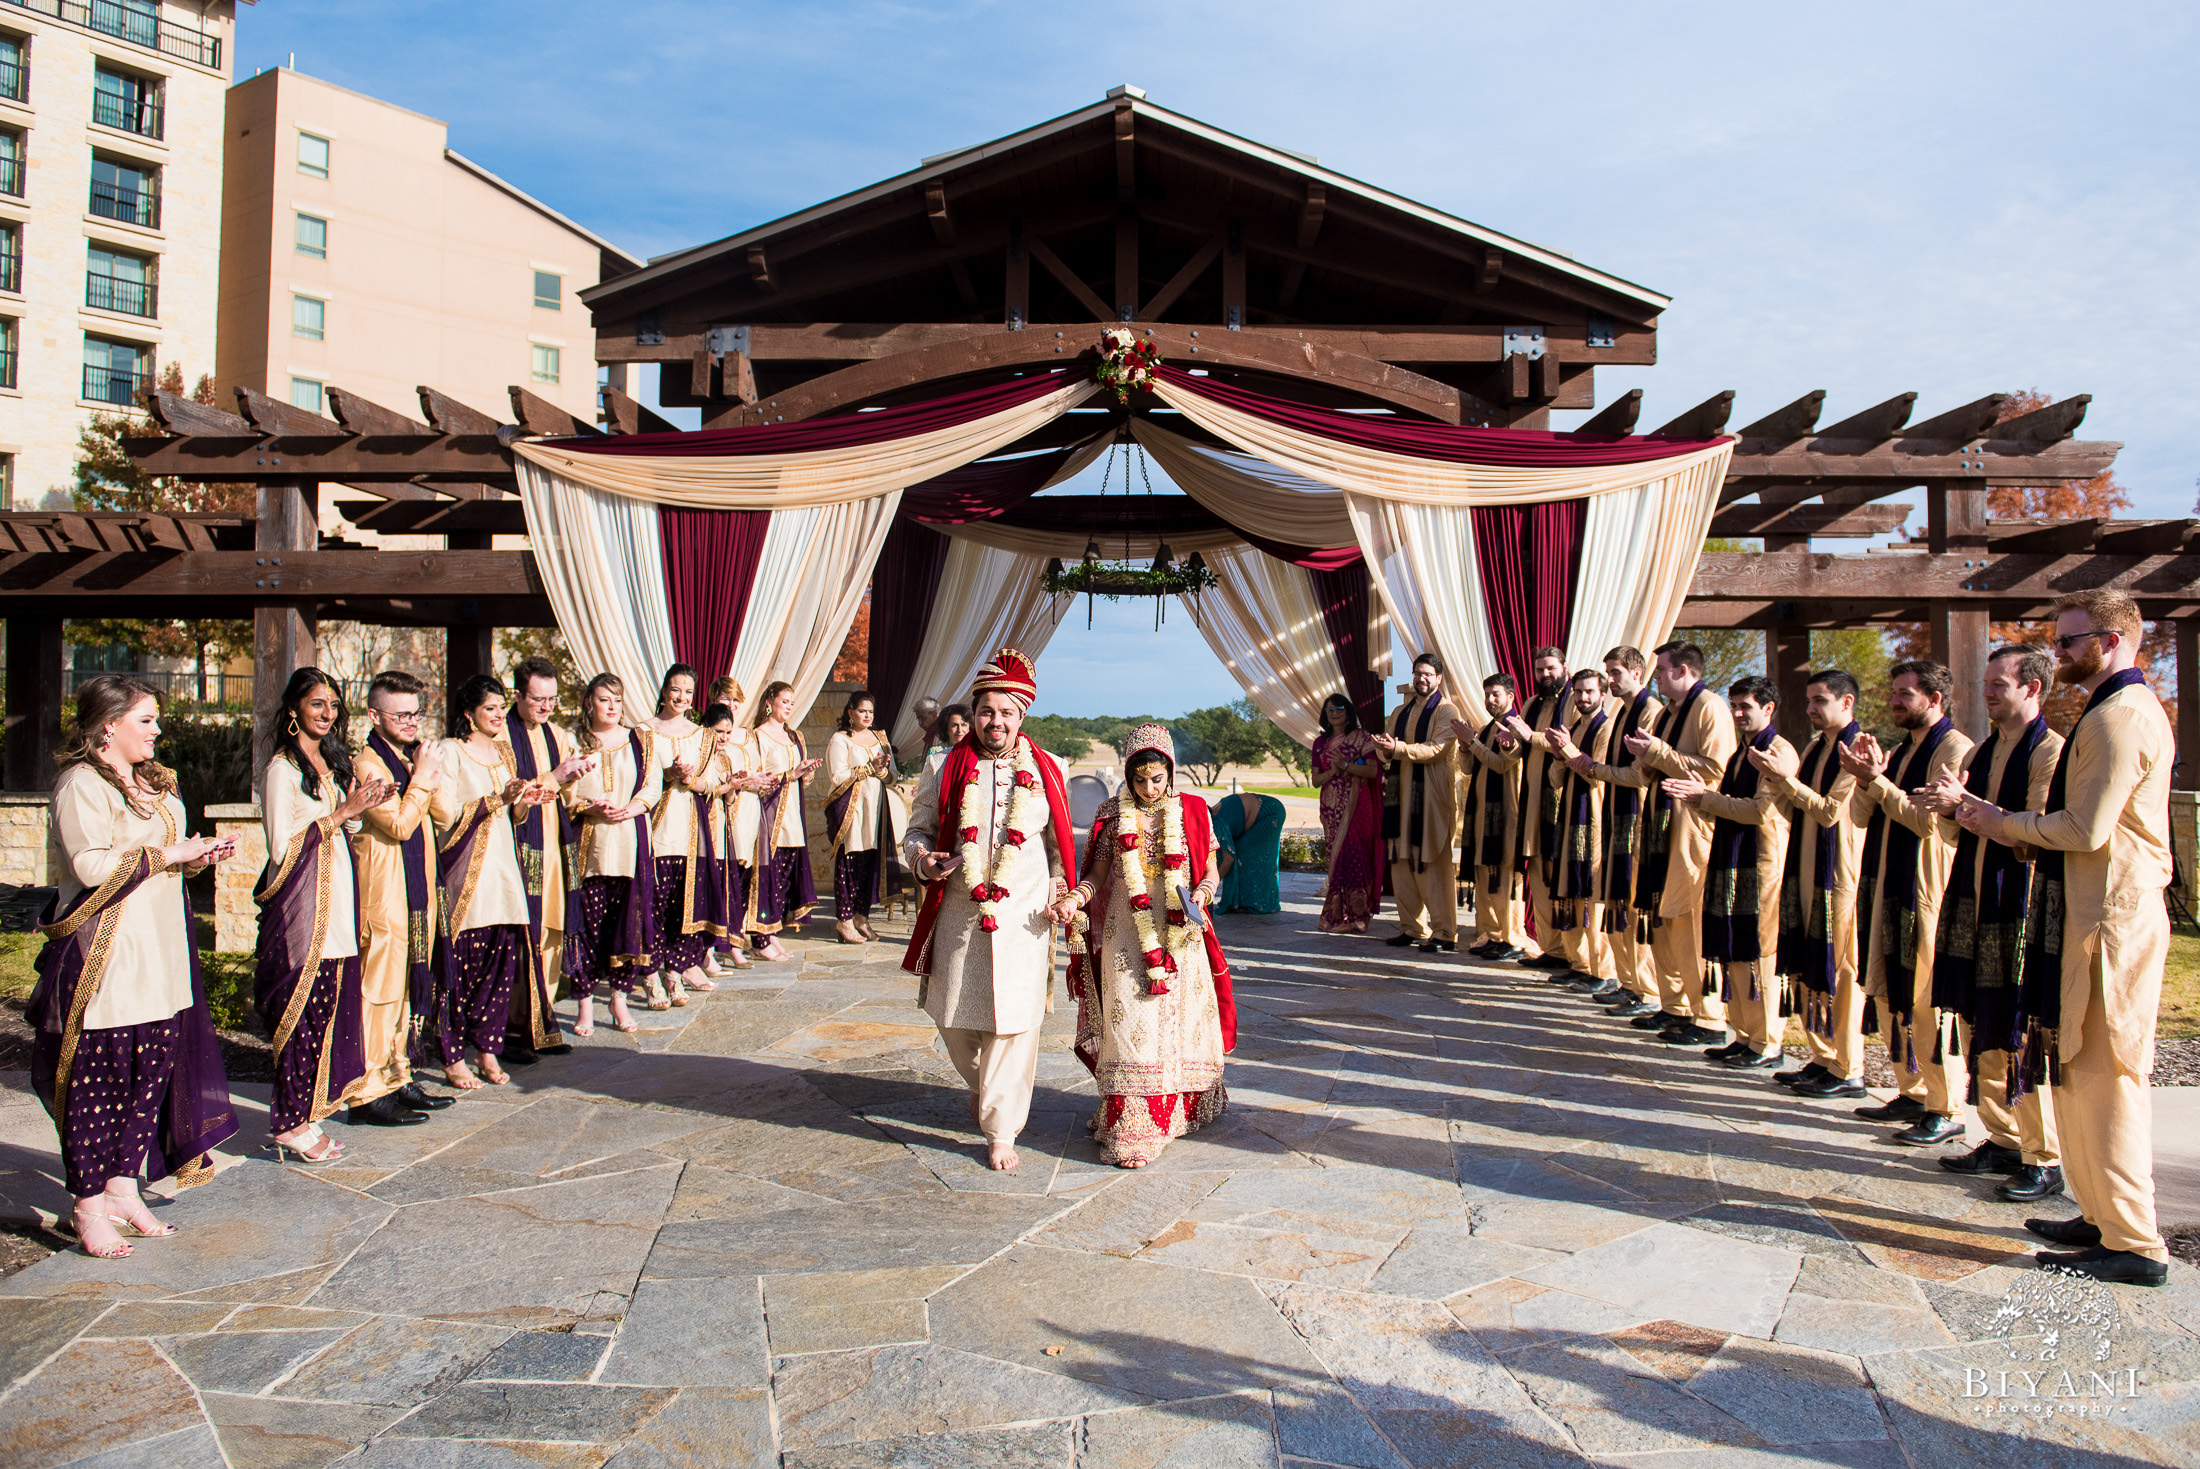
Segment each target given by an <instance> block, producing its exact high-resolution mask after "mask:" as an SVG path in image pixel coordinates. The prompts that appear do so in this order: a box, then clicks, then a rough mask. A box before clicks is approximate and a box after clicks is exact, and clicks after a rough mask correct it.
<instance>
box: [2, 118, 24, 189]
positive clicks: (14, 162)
mask: <svg viewBox="0 0 2200 1469" xmlns="http://www.w3.org/2000/svg"><path fill="white" fill-rule="evenodd" d="M0 194H13V195H14V196H15V197H16V198H18V199H20V198H22V197H23V135H22V134H21V133H19V132H17V131H16V130H15V129H14V128H0Z"/></svg>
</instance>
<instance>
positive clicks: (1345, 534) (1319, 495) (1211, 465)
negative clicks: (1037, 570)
mask: <svg viewBox="0 0 2200 1469" xmlns="http://www.w3.org/2000/svg"><path fill="white" fill-rule="evenodd" d="M1131 432H1132V434H1134V435H1136V437H1137V439H1138V442H1139V445H1140V446H1141V447H1142V448H1144V449H1145V450H1146V452H1147V453H1149V454H1151V455H1153V457H1154V462H1155V463H1157V464H1159V465H1160V466H1161V468H1162V469H1163V471H1165V472H1166V473H1167V474H1168V476H1169V478H1170V479H1173V480H1175V481H1176V482H1177V484H1178V485H1179V486H1180V487H1181V488H1182V489H1183V491H1184V493H1185V494H1187V495H1190V496H1191V497H1192V498H1193V499H1194V500H1197V501H1198V502H1199V503H1200V504H1202V505H1204V506H1206V507H1207V508H1208V509H1209V510H1212V511H1213V512H1214V513H1215V514H1217V515H1219V516H1221V517H1222V518H1223V519H1224V520H1226V521H1228V522H1229V523H1230V524H1232V525H1240V526H1251V527H1253V528H1254V529H1255V530H1257V531H1258V532H1259V533H1260V534H1261V535H1262V536H1264V537H1266V538H1267V539H1269V540H1274V541H1282V542H1284V543H1286V544H1288V545H1292V546H1307V547H1323V546H1349V545H1350V544H1352V518H1351V517H1350V516H1349V515H1347V514H1345V508H1344V496H1343V495H1341V494H1339V493H1338V491H1337V488H1336V486H1334V485H1325V484H1317V483H1316V482H1315V481H1313V480H1310V479H1306V478H1304V477H1303V476H1300V475H1296V474H1292V473H1290V472H1289V471H1287V470H1282V469H1278V468H1277V467H1276V466H1274V465H1272V464H1264V463H1262V462H1261V461H1260V460H1258V459H1255V458H1252V457H1251V456H1249V455H1245V454H1227V453H1223V452H1221V451H1219V450H1215V449H1210V448H1208V447H1206V446H1205V445H1203V444H1195V443H1193V442H1192V441H1191V440H1190V439H1187V438H1185V437H1184V436H1183V435H1182V434H1176V433H1171V432H1170V431H1169V430H1167V429H1165V428H1162V427H1161V426H1160V425H1158V424H1155V423H1153V422H1151V421H1150V420H1147V419H1144V418H1134V419H1132V420H1131Z"/></svg>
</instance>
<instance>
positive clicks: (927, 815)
mask: <svg viewBox="0 0 2200 1469" xmlns="http://www.w3.org/2000/svg"><path fill="white" fill-rule="evenodd" d="M1038 692H1039V689H1038V679H1037V677H1036V676H1035V675H1034V673H1033V671H1032V666H1031V660H1030V659H1028V658H1026V657H1025V656H1024V655H1023V654H1021V653H1019V652H1017V651H1016V650H1015V649H1014V648H1003V649H1001V650H1000V652H998V653H996V654H994V655H993V660H992V661H991V662H990V663H987V664H986V665H985V666H984V667H983V668H981V669H979V670H978V677H977V681H976V682H975V683H973V684H972V685H971V700H970V703H971V716H972V719H971V730H970V734H969V736H968V738H966V739H965V740H964V741H963V742H962V743H961V744H959V745H957V746H956V747H955V748H954V749H952V750H950V751H949V752H948V754H947V759H946V761H945V763H944V764H943V765H942V766H941V768H940V777H939V780H938V782H937V783H936V784H935V783H933V782H931V781H924V782H922V783H921V785H920V787H919V789H918V791H917V799H916V803H915V806H914V807H913V808H912V809H911V811H910V813H909V825H908V828H907V833H906V835H905V836H904V837H903V840H902V851H903V854H904V856H905V857H906V858H907V860H908V863H909V868H910V870H911V871H912V872H915V873H916V874H917V875H918V876H919V877H920V878H922V879H923V881H924V884H925V890H924V906H923V907H922V908H921V909H920V910H919V911H918V913H917V924H916V930H915V932H914V933H913V934H912V935H911V936H910V939H909V951H908V953H907V954H906V955H904V956H903V958H902V961H901V962H902V968H904V969H906V970H907V971H909V972H910V973H911V974H914V975H917V976H919V978H920V980H921V981H922V982H921V983H920V984H919V986H918V990H917V1003H918V1004H920V1005H922V1006H923V1007H924V1011H925V1013H926V1014H927V1015H929V1016H931V1017H932V1023H933V1024H934V1025H935V1026H937V1027H938V1028H939V1032H940V1041H941V1044H942V1045H944V1046H945V1047H946V1049H947V1058H948V1060H950V1061H952V1062H954V1063H955V1070H956V1071H957V1072H959V1073H961V1075H962V1079H963V1082H964V1084H965V1085H967V1086H968V1087H969V1088H970V1117H971V1120H972V1121H973V1122H975V1123H977V1125H978V1128H979V1130H980V1131H981V1132H983V1133H984V1134H985V1141H986V1149H987V1161H988V1162H989V1163H990V1164H991V1165H992V1166H993V1167H994V1168H996V1169H999V1170H1002V1171H1007V1170H1010V1169H1013V1168H1015V1167H1016V1165H1017V1163H1018V1161H1019V1160H1018V1159H1017V1156H1016V1134H1017V1133H1019V1132H1021V1131H1022V1130H1023V1126H1024V1123H1025V1122H1026V1121H1027V1120H1028V1119H1029V1118H1030V1116H1031V1088H1032V1082H1033V1080H1034V1079H1035V1078H1036V1077H1037V1075H1038V1067H1039V1027H1040V1025H1041V1024H1042V1023H1044V1021H1045V1018H1046V1014H1047V1011H1048V1010H1049V1009H1050V1008H1051V1007H1052V990H1053V978H1054V925H1055V923H1056V922H1067V921H1068V918H1069V915H1068V913H1066V912H1065V911H1063V908H1062V898H1063V895H1064V894H1065V893H1067V892H1068V883H1067V880H1066V879H1067V876H1073V875H1075V873H1076V871H1077V858H1076V856H1075V851H1076V848H1075V846H1074V845H1073V844H1074V842H1075V840H1076V828H1075V827H1074V826H1072V825H1071V824H1070V819H1069V787H1068V784H1067V782H1066V781H1065V780H1064V778H1063V773H1062V767H1061V764H1060V762H1058V761H1057V760H1055V758H1054V757H1053V756H1052V755H1049V754H1048V753H1047V752H1046V751H1044V750H1042V749H1040V748H1039V747H1038V746H1037V745H1034V744H1033V743H1032V742H1031V737H1030V736H1029V735H1026V734H1025V733H1024V732H1023V723H1024V713H1025V711H1026V710H1028V709H1029V708H1030V707H1031V702H1032V700H1033V699H1035V698H1036V697H1038Z"/></svg>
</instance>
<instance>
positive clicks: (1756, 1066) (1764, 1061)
mask: <svg viewBox="0 0 2200 1469" xmlns="http://www.w3.org/2000/svg"><path fill="white" fill-rule="evenodd" d="M1781 1059H1782V1058H1781V1055H1780V1053H1779V1052H1778V1051H1767V1052H1765V1053H1764V1054H1763V1055H1762V1056H1760V1055H1758V1054H1757V1053H1756V1052H1755V1051H1752V1050H1750V1049H1749V1048H1748V1047H1746V1046H1745V1047H1743V1048H1742V1050H1741V1051H1739V1052H1738V1053H1736V1054H1735V1055H1732V1056H1729V1057H1727V1058H1726V1064H1727V1065H1728V1066H1731V1067H1733V1068H1734V1069H1735V1070H1736V1071H1770V1070H1771V1069H1772V1068H1773V1067H1775V1066H1777V1065H1779V1064H1780V1061H1781Z"/></svg>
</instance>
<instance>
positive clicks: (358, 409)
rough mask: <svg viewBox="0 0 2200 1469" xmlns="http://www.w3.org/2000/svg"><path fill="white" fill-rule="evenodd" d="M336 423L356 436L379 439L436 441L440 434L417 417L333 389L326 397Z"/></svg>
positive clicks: (347, 392) (346, 391)
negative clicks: (435, 438) (409, 416)
mask: <svg viewBox="0 0 2200 1469" xmlns="http://www.w3.org/2000/svg"><path fill="white" fill-rule="evenodd" d="M325 396H326V397H327V398H328V406H329V408H330V410H331V411H332V412H334V413H335V415H336V421H337V422H338V423H340V424H342V425H343V426H344V427H345V428H346V429H348V430H350V431H351V432H352V433H355V434H373V435H375V436H376V437H378V438H400V439H403V438H412V439H432V438H434V437H435V436H436V431H435V430H434V429H432V428H430V427H428V425H426V424H424V423H422V422H421V421H420V420H419V419H417V418H408V417H407V416H406V415H404V414H402V413H399V412H397V411H395V410H394V409H390V408H384V407H383V406H381V405H380V404H379V403H370V402H368V401H367V400H366V399H364V398H362V397H360V396H359V395H358V394H357V393H354V392H350V391H348V390H346V389H344V388H330V389H329V390H328V391H327V394H326V395H325Z"/></svg>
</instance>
